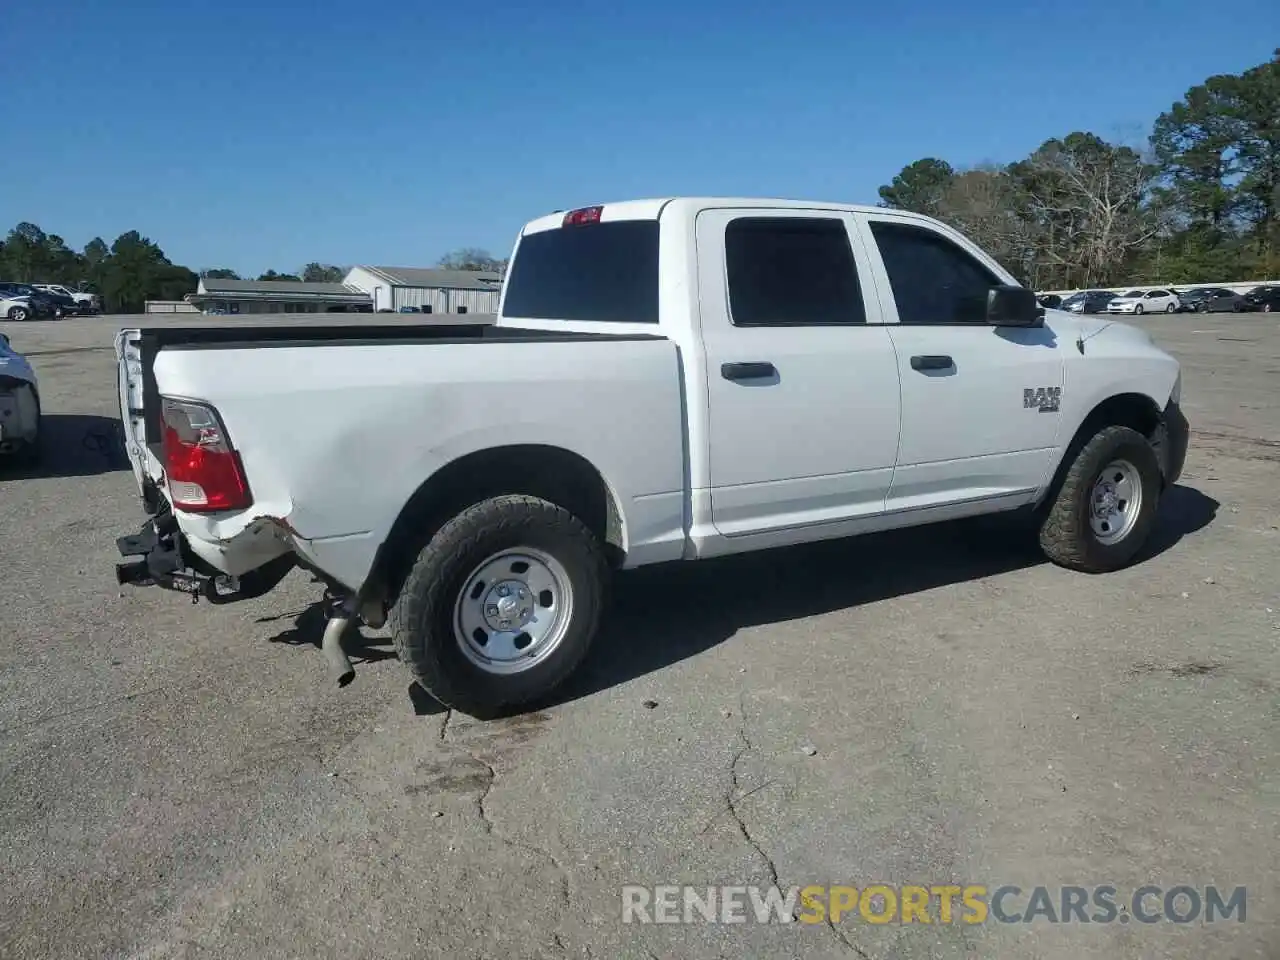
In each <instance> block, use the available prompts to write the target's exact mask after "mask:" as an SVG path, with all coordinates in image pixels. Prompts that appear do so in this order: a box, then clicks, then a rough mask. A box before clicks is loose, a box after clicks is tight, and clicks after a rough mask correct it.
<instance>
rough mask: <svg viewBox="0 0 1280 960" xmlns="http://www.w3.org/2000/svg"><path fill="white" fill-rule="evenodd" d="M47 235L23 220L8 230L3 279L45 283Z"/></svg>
mask: <svg viewBox="0 0 1280 960" xmlns="http://www.w3.org/2000/svg"><path fill="white" fill-rule="evenodd" d="M48 242H49V237H48V235H47V234H45V232H44V231H43V230H41V229H40V228H39V227H37V226H36V225H35V224H34V223H27V222H26V221H23V222H22V223H20V224H18V225H17V226H16V227H14V228H13V229H12V230H10V231H9V235H8V237H6V238H5V241H4V274H5V275H4V279H6V280H19V281H23V282H26V283H47V282H50V281H46V280H45V278H44V275H45V273H46V272H47V270H48V265H49V249H48Z"/></svg>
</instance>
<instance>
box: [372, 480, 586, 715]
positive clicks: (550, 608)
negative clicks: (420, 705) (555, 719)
mask: <svg viewBox="0 0 1280 960" xmlns="http://www.w3.org/2000/svg"><path fill="white" fill-rule="evenodd" d="M607 582H608V571H607V567H606V564H605V560H604V553H603V551H602V550H601V548H600V544H599V542H598V541H597V539H596V537H595V536H594V535H593V534H592V533H591V531H590V530H588V529H587V527H586V526H585V525H584V524H583V523H582V522H581V521H580V520H579V519H578V518H577V517H575V516H573V515H572V514H571V513H569V512H568V511H567V510H565V509H564V508H562V507H559V506H557V505H555V504H553V503H550V502H548V501H546V500H542V499H539V498H537V497H530V496H523V495H509V496H501V497H494V498H492V499H489V500H484V501H482V502H480V503H477V504H475V505H474V506H472V507H469V508H467V509H466V510H464V511H463V512H462V513H460V514H459V515H458V516H456V517H454V518H453V519H452V520H450V521H449V522H448V523H447V524H445V525H444V526H443V527H442V528H441V529H440V531H439V532H438V533H436V535H435V536H434V537H432V538H431V541H430V542H429V543H428V544H427V545H426V546H425V547H424V548H423V549H422V552H421V553H420V554H419V555H418V559H417V562H416V563H415V564H414V566H413V569H412V570H411V571H410V573H409V576H408V578H407V579H406V580H405V583H404V586H403V587H402V588H401V591H400V595H399V597H398V599H397V601H396V604H395V606H394V607H393V609H392V611H391V617H390V622H391V631H392V635H393V636H394V638H395V642H396V648H397V650H398V651H399V653H400V658H401V659H402V660H403V661H404V662H405V663H406V664H407V665H408V667H409V669H410V670H411V671H412V673H413V675H414V678H415V679H416V680H417V681H418V683H419V684H421V686H422V687H423V688H424V689H426V690H427V692H428V693H430V694H431V695H432V696H433V697H435V698H436V699H437V700H439V701H440V702H441V703H443V704H444V705H445V706H448V707H453V708H456V709H458V710H462V711H463V712H465V713H469V714H472V715H473V716H477V717H484V716H494V715H497V714H499V713H502V712H504V711H507V710H509V709H511V708H515V707H520V706H523V705H525V704H528V703H531V702H534V701H537V700H540V699H542V698H544V697H546V696H547V695H548V694H550V693H551V692H552V691H553V690H555V689H556V688H557V687H558V686H559V685H560V684H561V683H563V682H564V681H565V680H566V679H567V678H568V677H569V675H570V674H571V673H573V671H574V670H575V669H576V668H577V666H578V664H580V663H581V662H582V658H583V657H584V656H585V655H586V653H587V650H588V648H589V647H590V645H591V641H592V640H593V639H594V638H595V633H596V629H597V626H598V624H599V621H600V616H601V612H602V610H603V607H604V601H605V594H606V587H607Z"/></svg>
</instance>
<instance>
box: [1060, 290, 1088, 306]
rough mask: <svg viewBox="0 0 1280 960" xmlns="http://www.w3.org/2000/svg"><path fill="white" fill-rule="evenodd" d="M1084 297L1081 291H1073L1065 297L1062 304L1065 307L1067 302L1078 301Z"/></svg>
mask: <svg viewBox="0 0 1280 960" xmlns="http://www.w3.org/2000/svg"><path fill="white" fill-rule="evenodd" d="M1084 298H1085V295H1084V294H1083V293H1073V294H1072V295H1071V296H1069V297H1067V298H1066V299H1065V300H1063V301H1062V305H1063V306H1064V307H1065V306H1066V305H1067V304H1069V303H1079V302H1080V301H1081V300H1083V299H1084Z"/></svg>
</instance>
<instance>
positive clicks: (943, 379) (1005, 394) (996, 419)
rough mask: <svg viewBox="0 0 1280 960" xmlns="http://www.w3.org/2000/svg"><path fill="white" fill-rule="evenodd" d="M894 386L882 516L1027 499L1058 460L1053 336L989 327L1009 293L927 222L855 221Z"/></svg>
mask: <svg viewBox="0 0 1280 960" xmlns="http://www.w3.org/2000/svg"><path fill="white" fill-rule="evenodd" d="M861 222H862V224H863V228H864V229H865V231H866V233H865V237H866V240H867V245H868V248H869V251H870V252H871V254H872V257H871V259H872V263H873V270H874V276H875V277H876V282H877V286H878V288H879V291H880V295H881V299H882V307H883V310H884V314H885V319H886V322H887V325H888V329H889V331H890V335H891V337H892V340H893V344H894V347H895V348H896V350H897V362H898V369H899V372H900V375H901V381H902V438H901V442H900V444H899V449H898V458H897V464H896V469H895V471H894V479H893V488H892V490H891V491H890V493H889V499H888V503H887V506H888V509H890V510H910V509H920V508H929V507H943V506H947V505H953V504H957V503H966V502H972V501H982V500H988V499H1000V498H1005V499H1012V500H1017V499H1029V498H1030V497H1031V496H1032V495H1033V494H1034V493H1035V492H1036V490H1037V489H1038V488H1039V486H1040V485H1041V483H1042V482H1043V481H1044V478H1045V476H1046V474H1047V471H1048V470H1049V468H1050V465H1051V463H1052V461H1053V458H1054V456H1055V453H1056V450H1057V442H1058V430H1059V421H1060V415H1059V413H1058V407H1059V402H1060V397H1061V393H1062V386H1063V360H1062V356H1063V349H1064V347H1065V346H1067V344H1064V343H1062V342H1061V341H1060V340H1059V339H1058V338H1057V337H1056V336H1055V334H1054V332H1053V330H1052V329H1051V328H1049V327H1047V326H1046V327H1019V328H1015V327H1003V328H997V327H992V326H989V325H988V324H987V322H986V302H987V292H988V291H989V290H990V289H991V287H993V286H997V285H1000V284H1003V283H1006V282H1008V281H1007V280H1005V279H1004V278H1002V277H1001V276H999V275H998V274H997V273H996V272H995V271H994V270H993V269H992V267H991V266H990V265H988V264H986V263H984V262H983V260H982V259H980V258H979V257H978V256H977V255H976V252H975V251H974V250H969V249H966V245H965V244H963V243H962V242H960V240H959V239H958V238H955V237H952V236H948V235H947V234H946V233H944V232H942V231H941V230H938V229H936V228H934V227H933V226H931V225H930V224H929V223H928V222H927V221H923V220H919V219H911V218H907V217H895V216H894V215H892V214H887V213H886V214H884V215H877V214H866V215H864V216H863V219H862V221H861Z"/></svg>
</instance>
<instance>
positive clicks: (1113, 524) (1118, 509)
mask: <svg viewBox="0 0 1280 960" xmlns="http://www.w3.org/2000/svg"><path fill="white" fill-rule="evenodd" d="M1161 485H1162V480H1161V475H1160V463H1159V461H1158V460H1157V458H1156V453H1155V450H1154V449H1153V448H1152V446H1151V444H1150V442H1148V440H1147V438H1146V437H1144V436H1143V435H1142V434H1140V433H1138V431H1136V430H1133V429H1130V428H1129V427H1121V426H1110V427H1104V428H1103V429H1101V430H1099V431H1098V432H1097V433H1096V434H1094V436H1093V437H1091V438H1090V439H1089V441H1088V442H1087V443H1085V445H1084V446H1083V447H1081V448H1080V450H1079V452H1078V453H1077V454H1076V456H1075V459H1074V460H1073V461H1072V463H1071V466H1070V467H1069V468H1068V469H1067V473H1066V475H1065V477H1064V478H1063V481H1062V485H1061V487H1060V488H1059V489H1058V492H1057V496H1056V497H1055V498H1054V500H1053V502H1052V504H1051V506H1050V508H1049V513H1048V516H1046V517H1045V520H1044V523H1043V525H1042V526H1041V528H1040V547H1041V549H1043V550H1044V552H1045V555H1046V556H1047V557H1048V558H1049V559H1050V560H1052V561H1053V562H1054V563H1056V564H1058V565H1059V566H1063V567H1067V568H1069V569H1072V570H1081V571H1084V572H1086V573H1106V572H1109V571H1112V570H1118V569H1120V568H1121V567H1124V566H1126V565H1127V564H1128V563H1129V562H1130V561H1131V560H1132V559H1133V558H1134V556H1135V555H1136V554H1137V552H1138V551H1139V550H1140V549H1142V545H1143V544H1144V543H1145V542H1146V539H1147V536H1148V535H1149V534H1150V532H1151V528H1152V526H1153V525H1154V523H1155V518H1156V510H1157V508H1158V506H1159V501H1160V489H1161Z"/></svg>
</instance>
